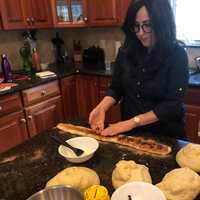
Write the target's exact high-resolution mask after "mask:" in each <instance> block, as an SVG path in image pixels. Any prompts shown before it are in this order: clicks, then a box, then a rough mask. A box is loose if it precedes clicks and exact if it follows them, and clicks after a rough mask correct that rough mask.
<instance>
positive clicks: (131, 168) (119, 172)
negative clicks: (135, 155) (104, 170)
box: [112, 160, 152, 189]
mask: <svg viewBox="0 0 200 200" xmlns="http://www.w3.org/2000/svg"><path fill="white" fill-rule="evenodd" d="M132 181H144V182H148V183H152V180H151V176H150V174H149V169H148V168H147V167H146V166H144V165H139V164H136V163H135V162H134V161H133V160H129V161H126V160H121V161H119V162H118V163H117V164H116V167H115V169H114V170H113V173H112V185H113V187H114V188H115V189H117V188H118V187H120V186H121V185H123V184H125V183H128V182H132Z"/></svg>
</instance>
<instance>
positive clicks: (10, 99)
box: [0, 93, 22, 116]
mask: <svg viewBox="0 0 200 200" xmlns="http://www.w3.org/2000/svg"><path fill="white" fill-rule="evenodd" d="M20 109H22V102H21V98H20V95H19V93H15V94H10V95H5V96H2V97H0V116H2V115H4V114H8V113H11V112H14V111H17V110H20Z"/></svg>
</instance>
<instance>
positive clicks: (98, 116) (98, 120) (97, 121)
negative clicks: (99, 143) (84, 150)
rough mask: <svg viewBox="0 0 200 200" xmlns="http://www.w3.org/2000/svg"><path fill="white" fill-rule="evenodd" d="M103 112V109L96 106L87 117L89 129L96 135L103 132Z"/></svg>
mask: <svg viewBox="0 0 200 200" xmlns="http://www.w3.org/2000/svg"><path fill="white" fill-rule="evenodd" d="M104 121H105V111H104V109H103V108H101V107H99V106H97V107H96V108H94V109H93V110H92V112H91V113H90V116H89V123H90V126H91V128H92V129H93V130H94V131H95V132H96V133H101V132H102V131H103V130H104Z"/></svg>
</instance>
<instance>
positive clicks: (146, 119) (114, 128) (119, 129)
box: [101, 111, 159, 136]
mask: <svg viewBox="0 0 200 200" xmlns="http://www.w3.org/2000/svg"><path fill="white" fill-rule="evenodd" d="M158 120H159V119H158V118H157V116H156V115H155V113H154V112H153V111H149V112H146V113H144V114H140V115H137V116H135V117H133V118H131V119H129V120H125V121H120V122H117V123H115V124H110V126H109V127H108V128H106V129H105V130H103V131H102V132H101V135H104V136H113V135H118V134H119V133H123V132H127V131H130V130H132V129H134V128H136V127H138V126H144V125H147V124H151V123H154V122H157V121H158Z"/></svg>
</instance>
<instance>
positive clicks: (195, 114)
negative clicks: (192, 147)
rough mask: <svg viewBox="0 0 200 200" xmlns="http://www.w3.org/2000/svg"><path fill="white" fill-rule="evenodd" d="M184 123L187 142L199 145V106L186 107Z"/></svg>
mask: <svg viewBox="0 0 200 200" xmlns="http://www.w3.org/2000/svg"><path fill="white" fill-rule="evenodd" d="M185 121H186V133H187V137H188V139H189V141H191V142H194V143H200V106H194V105H186V119H185Z"/></svg>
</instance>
